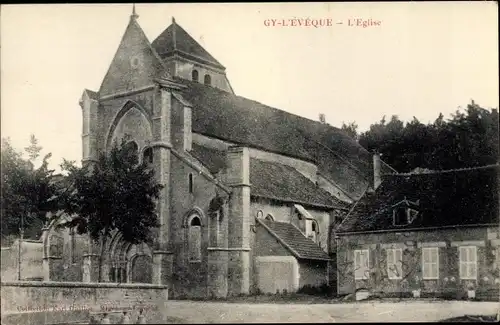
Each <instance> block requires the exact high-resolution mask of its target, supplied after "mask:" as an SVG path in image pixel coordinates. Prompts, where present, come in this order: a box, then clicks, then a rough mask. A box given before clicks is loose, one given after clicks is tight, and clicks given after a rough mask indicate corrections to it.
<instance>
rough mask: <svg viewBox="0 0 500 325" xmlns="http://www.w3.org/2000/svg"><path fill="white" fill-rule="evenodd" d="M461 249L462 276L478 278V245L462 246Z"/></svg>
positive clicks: (469, 278)
mask: <svg viewBox="0 0 500 325" xmlns="http://www.w3.org/2000/svg"><path fill="white" fill-rule="evenodd" d="M459 249H460V278H461V279H466V280H475V279H477V247H476V246H461V247H459Z"/></svg>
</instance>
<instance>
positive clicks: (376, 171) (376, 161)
mask: <svg viewBox="0 0 500 325" xmlns="http://www.w3.org/2000/svg"><path fill="white" fill-rule="evenodd" d="M380 165H381V161H380V153H378V152H375V153H374V154H373V189H375V190H376V189H377V187H379V185H380V183H382V176H381V172H380Z"/></svg>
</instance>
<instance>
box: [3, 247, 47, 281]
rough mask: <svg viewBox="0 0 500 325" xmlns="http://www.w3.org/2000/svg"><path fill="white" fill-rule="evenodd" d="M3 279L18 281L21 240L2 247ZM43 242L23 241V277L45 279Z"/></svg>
mask: <svg viewBox="0 0 500 325" xmlns="http://www.w3.org/2000/svg"><path fill="white" fill-rule="evenodd" d="M1 258H2V259H1V277H2V281H16V280H17V277H18V261H19V240H16V241H14V243H13V244H12V246H11V247H8V248H2V252H1ZM42 258H43V244H42V242H33V241H23V242H22V245H21V279H25V280H26V279H33V280H34V279H43V268H42Z"/></svg>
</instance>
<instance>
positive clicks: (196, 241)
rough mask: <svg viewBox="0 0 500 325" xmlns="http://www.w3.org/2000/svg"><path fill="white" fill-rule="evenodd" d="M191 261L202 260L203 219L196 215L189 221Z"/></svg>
mask: <svg viewBox="0 0 500 325" xmlns="http://www.w3.org/2000/svg"><path fill="white" fill-rule="evenodd" d="M188 246H189V261H190V262H200V261H201V220H200V217H199V216H197V215H195V216H194V217H192V219H191V221H190V223H189V230H188Z"/></svg>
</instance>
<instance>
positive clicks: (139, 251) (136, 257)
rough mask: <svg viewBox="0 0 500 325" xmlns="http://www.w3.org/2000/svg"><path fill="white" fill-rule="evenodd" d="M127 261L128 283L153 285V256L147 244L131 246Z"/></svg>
mask: <svg viewBox="0 0 500 325" xmlns="http://www.w3.org/2000/svg"><path fill="white" fill-rule="evenodd" d="M126 261H127V282H135V283H153V255H152V252H151V249H150V248H149V246H148V245H147V244H145V243H143V244H139V245H131V246H130V247H129V249H128V251H127V257H126Z"/></svg>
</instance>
